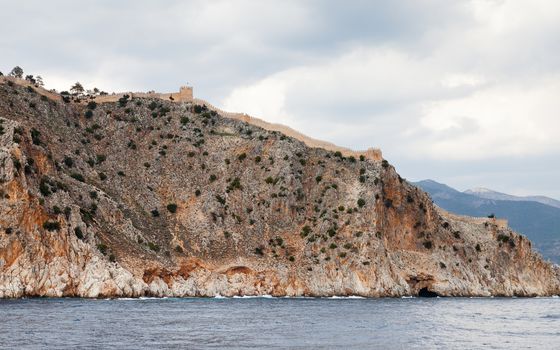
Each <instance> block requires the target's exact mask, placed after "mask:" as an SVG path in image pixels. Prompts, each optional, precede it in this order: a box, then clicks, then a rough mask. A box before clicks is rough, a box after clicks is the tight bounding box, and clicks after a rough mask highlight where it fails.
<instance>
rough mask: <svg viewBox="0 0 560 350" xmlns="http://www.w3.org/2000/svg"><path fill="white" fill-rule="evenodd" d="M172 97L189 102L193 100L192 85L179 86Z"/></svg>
mask: <svg viewBox="0 0 560 350" xmlns="http://www.w3.org/2000/svg"><path fill="white" fill-rule="evenodd" d="M173 98H174V99H175V100H176V101H181V102H190V101H192V100H193V88H192V86H181V87H180V88H179V93H178V94H173Z"/></svg>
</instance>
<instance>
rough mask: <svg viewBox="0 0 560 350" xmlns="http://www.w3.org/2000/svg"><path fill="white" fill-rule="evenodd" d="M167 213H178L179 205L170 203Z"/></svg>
mask: <svg viewBox="0 0 560 350" xmlns="http://www.w3.org/2000/svg"><path fill="white" fill-rule="evenodd" d="M167 211H169V212H170V213H175V212H177V204H175V203H169V204H168V205H167Z"/></svg>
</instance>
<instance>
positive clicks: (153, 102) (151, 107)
mask: <svg viewBox="0 0 560 350" xmlns="http://www.w3.org/2000/svg"><path fill="white" fill-rule="evenodd" d="M148 108H149V109H150V110H151V111H153V110H154V109H156V108H157V103H156V101H152V102H150V104H149V105H148Z"/></svg>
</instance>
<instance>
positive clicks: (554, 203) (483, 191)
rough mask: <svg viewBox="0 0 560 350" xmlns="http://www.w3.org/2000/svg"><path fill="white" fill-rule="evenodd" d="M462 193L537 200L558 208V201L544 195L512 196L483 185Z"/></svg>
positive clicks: (482, 196)
mask: <svg viewBox="0 0 560 350" xmlns="http://www.w3.org/2000/svg"><path fill="white" fill-rule="evenodd" d="M463 193H467V194H472V195H474V196H477V197H480V198H486V199H498V200H504V201H516V202H526V201H530V202H538V203H542V204H545V205H550V206H551V207H555V208H559V209H560V201H558V200H556V199H552V198H549V197H545V196H524V197H520V196H513V195H511V194H506V193H502V192H496V191H493V190H490V189H487V188H483V187H477V188H473V189H470V190H466V191H465V192H463Z"/></svg>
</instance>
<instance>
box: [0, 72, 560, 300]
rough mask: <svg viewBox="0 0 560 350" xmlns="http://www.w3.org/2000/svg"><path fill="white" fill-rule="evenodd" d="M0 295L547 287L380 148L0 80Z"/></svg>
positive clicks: (553, 279) (500, 235) (189, 106)
mask: <svg viewBox="0 0 560 350" xmlns="http://www.w3.org/2000/svg"><path fill="white" fill-rule="evenodd" d="M0 195H1V198H0V297H4V298H6V297H22V296H83V297H114V296H132V297H134V296H142V295H153V296H214V295H224V296H231V295H263V294H270V295H278V296H282V295H289V296H299V295H308V296H329V295H362V296H372V297H377V296H403V295H417V294H423V293H428V292H432V293H437V294H439V295H449V296H475V295H476V296H488V295H505V296H511V295H522V296H529V295H552V294H558V293H559V292H560V282H559V278H558V272H557V271H555V269H554V268H553V267H552V266H551V265H549V264H548V263H546V262H544V261H543V260H542V259H541V258H540V256H539V255H537V254H536V253H534V252H533V250H532V249H531V243H530V242H529V241H528V240H527V239H526V238H525V237H523V236H521V235H519V234H516V233H514V232H512V231H511V230H509V229H507V228H503V227H501V226H499V225H496V223H495V222H493V220H492V219H484V220H482V219H471V218H467V217H458V216H453V215H450V214H447V213H445V212H443V211H441V210H439V209H438V208H437V207H435V206H434V205H433V204H432V201H431V199H430V198H429V197H428V195H426V194H425V193H424V192H422V191H421V190H419V189H418V188H417V187H415V186H413V185H411V184H409V183H408V182H407V181H405V180H404V179H402V178H401V177H400V176H399V175H398V174H397V173H396V172H395V169H394V168H393V167H392V166H391V165H390V164H389V163H388V162H387V161H385V160H382V161H374V160H370V159H367V158H366V157H356V158H354V157H345V156H344V155H342V154H340V153H336V152H331V151H327V150H324V149H320V148H310V147H307V146H306V145H305V144H304V143H302V142H300V141H298V140H296V139H294V138H290V137H287V136H285V135H283V134H281V133H279V132H274V131H268V130H265V129H262V128H259V127H257V126H254V125H251V124H248V123H245V122H243V121H239V120H234V119H230V118H225V117H222V116H220V115H219V114H218V113H216V112H214V111H212V110H208V109H207V108H205V107H204V106H199V105H195V104H193V103H184V102H182V103H173V102H168V101H163V100H159V99H145V98H138V99H136V98H135V99H124V98H123V99H121V100H120V101H118V102H110V103H102V104H95V103H90V104H89V105H88V104H86V103H84V102H81V103H75V102H71V101H70V102H64V101H62V100H60V99H59V98H53V97H52V96H51V95H48V96H47V95H44V94H42V93H41V92H40V91H38V90H37V89H34V88H32V87H25V86H21V85H20V84H17V83H15V84H14V83H13V82H8V81H5V80H4V81H1V82H0Z"/></svg>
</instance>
